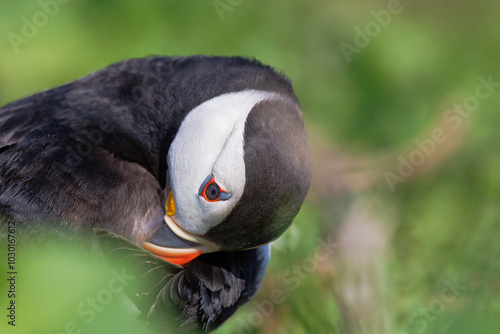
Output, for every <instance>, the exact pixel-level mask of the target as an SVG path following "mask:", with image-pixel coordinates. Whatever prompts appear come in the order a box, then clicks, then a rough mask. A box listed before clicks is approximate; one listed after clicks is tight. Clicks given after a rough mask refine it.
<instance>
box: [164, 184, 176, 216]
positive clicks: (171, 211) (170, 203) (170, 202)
mask: <svg viewBox="0 0 500 334" xmlns="http://www.w3.org/2000/svg"><path fill="white" fill-rule="evenodd" d="M165 212H166V214H167V216H173V215H175V200H174V193H173V192H172V190H170V191H169V192H168V197H167V203H166V204H165Z"/></svg>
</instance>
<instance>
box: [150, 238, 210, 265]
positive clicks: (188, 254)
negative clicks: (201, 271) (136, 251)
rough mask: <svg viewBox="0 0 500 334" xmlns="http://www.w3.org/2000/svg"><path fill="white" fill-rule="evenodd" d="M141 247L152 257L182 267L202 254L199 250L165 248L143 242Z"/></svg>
mask: <svg viewBox="0 0 500 334" xmlns="http://www.w3.org/2000/svg"><path fill="white" fill-rule="evenodd" d="M142 247H143V248H144V249H146V250H148V251H149V252H151V253H152V254H153V255H155V256H157V257H159V258H161V259H163V260H165V261H167V262H169V263H173V264H176V265H179V266H183V265H185V264H187V263H189V262H191V261H192V260H194V259H195V258H197V257H198V256H200V255H201V254H203V252H202V251H201V250H199V249H196V248H167V247H161V246H157V245H155V244H152V243H150V242H144V243H143V244H142Z"/></svg>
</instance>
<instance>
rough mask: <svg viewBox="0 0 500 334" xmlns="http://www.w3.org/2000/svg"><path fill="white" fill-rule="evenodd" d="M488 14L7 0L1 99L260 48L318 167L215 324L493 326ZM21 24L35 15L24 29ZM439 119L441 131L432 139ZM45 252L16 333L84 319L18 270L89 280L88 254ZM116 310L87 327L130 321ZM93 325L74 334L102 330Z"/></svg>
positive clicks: (495, 45) (234, 327) (494, 154)
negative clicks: (231, 310)
mask: <svg viewBox="0 0 500 334" xmlns="http://www.w3.org/2000/svg"><path fill="white" fill-rule="evenodd" d="M62 2H65V3H64V4H63V3H62ZM66 2H67V3H66ZM41 3H47V4H48V3H53V1H49V0H46V1H45V0H44V1H42V2H41ZM47 6H48V5H47ZM44 7H45V11H48V12H49V14H53V15H52V16H51V15H48V14H43V12H44ZM47 8H48V9H47ZM391 11H392V12H391ZM40 13H42V14H40ZM499 17H500V2H498V1H492V0H486V1H480V2H472V1H465V0H461V1H450V0H448V1H440V2H436V1H430V0H420V1H410V0H406V1H405V0H402V1H401V2H398V1H395V0H392V1H375V0H370V1H368V0H358V1H355V2H354V1H348V0H343V1H317V0H309V1H305V0H302V1H290V0H287V1H285V0H277V1H272V2H271V1H267V2H265V1H248V0H231V1H230V0H221V1H168V0H146V1H132V0H122V1H118V0H116V1H113V0H93V1H91V0H89V1H77V0H73V1H67V0H65V1H62V0H61V3H58V6H57V8H56V7H53V6H52V7H46V6H44V5H41V4H40V3H39V2H38V1H14V0H4V1H2V3H1V4H0V103H1V104H5V103H7V102H9V101H12V100H15V99H18V98H21V97H23V96H26V95H29V94H32V93H35V92H38V91H40V90H43V89H47V88H51V87H54V86H58V85H61V84H64V83H66V82H69V81H72V80H74V79H76V78H78V77H81V76H84V75H87V74H88V73H90V72H92V71H95V70H97V69H100V68H103V67H105V66H107V65H108V64H110V63H113V62H116V61H119V60H122V59H125V58H131V57H144V56H147V55H152V54H161V55H193V54H207V55H241V56H246V57H255V58H257V59H259V60H261V61H262V62H264V63H266V64H269V65H272V66H274V67H276V68H277V69H279V70H281V71H283V72H284V73H286V74H287V75H288V76H289V77H290V79H291V80H292V82H293V84H294V88H295V92H296V94H297V96H298V97H299V100H300V101H301V105H302V110H303V114H304V118H305V121H306V126H307V127H308V130H309V134H310V139H311V146H312V149H313V158H314V168H315V170H314V180H313V186H312V188H311V192H310V196H309V198H308V200H307V202H306V204H305V205H304V207H303V210H302V211H301V213H300V214H299V216H298V217H297V219H296V222H295V224H294V226H293V227H292V228H291V229H290V230H289V231H287V232H286V234H285V235H284V236H283V237H282V238H281V239H280V240H278V241H277V242H276V243H275V244H274V245H273V256H272V261H271V265H270V269H269V271H268V275H267V278H266V281H265V283H264V285H263V287H262V289H261V291H260V293H259V295H258V297H257V298H256V299H255V301H253V302H251V303H249V304H248V305H246V306H245V307H243V308H241V309H240V310H239V311H238V312H237V314H236V315H235V316H234V317H233V318H231V319H230V320H229V321H228V322H227V323H226V324H225V325H223V326H222V328H221V329H219V330H218V331H216V332H217V333H300V334H301V333H391V334H393V333H394V334H404V333H406V334H413V333H458V334H462V333H498V331H499V329H500V320H499V315H500V286H499V283H500V281H499V274H500V268H499V265H498V259H499V257H500V244H499V243H498V242H497V237H498V235H500V225H499V210H498V204H499V201H498V200H499V196H500V176H499V171H500V154H499V153H500V146H497V145H498V143H499V142H500V140H499V139H500V138H499V137H500V132H499V131H498V130H495V129H497V128H498V124H499V123H500V113H499V112H498V108H497V107H496V106H497V105H499V102H500V100H499V97H500V94H499V92H500V87H499V86H498V85H495V83H496V82H500V71H499V66H498V63H499V59H500V39H499V37H498V31H499V29H500V24H499V21H498V18H499ZM377 18H378V21H377ZM26 20H27V21H29V22H31V23H33V22H34V23H36V24H38V25H39V27H36V29H34V30H33V29H32V30H31V31H30V30H29V29H28V30H26V28H25V31H24V35H23V26H25V25H26ZM26 33H27V34H26ZM343 50H344V51H343ZM346 50H349V52H350V53H349V52H348V53H349V56H347V57H346ZM484 80H486V81H488V80H490V81H493V84H490V85H489V86H485V85H484V83H482V82H484ZM481 85H482V86H481ZM479 86H481V87H480V88H479V92H480V93H481V96H482V98H481V99H476V98H475V96H476V94H477V89H478V87H479ZM485 94H486V95H487V97H486V95H485ZM476 101H477V102H478V103H477V105H475V104H474V103H475V102H476ZM467 103H468V104H467ZM455 105H457V106H458V107H456V108H459V107H460V106H464V108H465V107H467V108H469V110H470V111H465V112H463V113H462V114H459V113H457V112H456V111H453V108H454V106H455ZM455 110H456V109H455ZM451 117H454V118H453V122H452V121H451V120H452V118H451ZM439 129H441V130H442V131H441V136H440V138H441V139H442V140H440V142H436V141H433V142H430V140H432V138H433V133H434V132H435V131H436V130H439ZM444 138H445V139H444ZM416 141H417V142H416ZM418 143H421V144H420V146H419V144H418ZM422 143H426V144H427V146H422V145H424V144H422ZM422 147H423V148H422ZM425 150H427V152H426V151H425ZM401 161H406V162H405V163H402V162H401ZM411 161H413V162H414V163H412V162H411ZM408 164H410V165H411V166H408ZM405 168H406V169H405ZM398 169H399V171H398ZM401 171H402V173H401V174H399V176H398V173H400V172H401ZM388 172H389V173H392V174H389V173H388ZM402 174H404V175H402ZM395 176H396V179H395V178H394V177H395ZM387 178H389V179H390V180H392V181H391V182H388V181H387ZM395 180H396V181H395ZM391 184H392V185H391ZM44 260H45V261H47V262H46V263H44V262H43V261H44ZM19 261H21V260H19ZM40 261H41V262H40ZM58 261H59V259H57V258H56V259H48V260H47V259H37V263H36V264H35V263H31V264H30V260H29V259H24V260H23V263H24V266H25V269H24V270H25V271H24V273H25V274H23V276H22V278H20V281H19V284H20V286H19V291H20V293H21V295H22V297H20V298H24V299H22V300H20V301H19V303H20V304H19V305H20V306H19V307H20V308H19V317H18V322H19V324H21V326H18V327H17V328H16V330H15V331H13V332H17V333H35V332H43V333H48V332H50V330H53V331H54V333H56V332H59V331H61V330H63V329H64V324H65V323H66V321H67V320H66V319H74V320H77V321H78V320H79V318H78V316H77V315H75V312H74V310H75V309H76V307H77V305H78V304H79V303H80V302H81V301H82V300H85V295H82V296H79V297H75V299H74V300H66V299H65V298H64V296H62V297H61V296H59V297H57V298H56V297H55V296H54V295H53V294H45V295H44V294H43V293H42V292H43V291H48V290H47V289H45V288H44V287H43V288H42V287H40V288H38V289H34V287H33V286H31V287H30V286H29V283H28V282H27V281H29V278H30V275H33V276H36V275H37V274H36V273H37V272H39V270H42V268H47V267H48V266H49V267H50V266H53V268H54V271H55V272H57V270H59V269H60V268H64V267H67V270H66V274H60V273H59V274H55V276H54V277H57V278H58V279H59V281H58V280H56V279H54V277H52V278H49V279H47V280H46V282H45V283H46V284H53V287H57V286H58V285H59V284H65V282H66V283H67V281H68V280H72V283H73V284H77V283H78V281H76V282H75V281H74V279H75V278H78V279H80V280H82V281H81V282H86V281H87V280H90V279H96V275H95V273H92V272H91V271H90V273H89V271H88V270H86V269H89V268H86V267H85V264H82V265H81V266H80V267H79V268H77V269H71V268H72V267H71V266H68V264H65V263H64V262H63V263H59V262H58ZM32 262H35V261H32ZM37 266H38V267H37ZM82 268H83V269H82ZM42 281H43V280H42ZM2 284H5V283H3V282H2ZM4 287H5V286H4V285H0V288H1V289H2V291H1V300H2V307H1V309H4V305H3V304H4V302H3V301H4V300H5V294H4V291H5V289H4ZM23 289H24V290H23ZM117 298H118V297H117ZM117 298H115V299H114V301H113V305H114V304H115V303H116V304H119V302H118V299H117ZM58 301H59V304H61V305H63V306H61V307H59V308H58V309H57V308H56V310H52V309H51V310H50V311H48V310H44V308H43V307H39V306H38V305H50V304H52V303H56V302H58ZM23 303H24V304H23ZM35 305H36V306H35ZM113 307H114V306H113ZM113 307H111V306H110V307H109V308H108V309H107V310H105V311H104V312H102V313H99V314H98V316H97V320H98V321H97V322H95V323H100V324H104V323H106V321H107V319H113V321H114V322H112V325H113V326H114V327H113V328H114V329H116V332H120V333H129V332H130V333H141V332H142V329H141V328H140V326H142V325H141V323H140V322H138V321H137V320H135V318H134V317H130V316H122V317H119V316H118V315H117V312H118V311H116V312H112V310H114V308H113ZM117 307H119V306H117ZM117 310H118V308H117ZM3 313H5V311H3V312H2V319H4V320H2V324H1V325H0V326H4V327H0V328H1V329H2V332H4V330H9V329H10V328H8V327H6V326H5V322H6V321H5V316H4V315H3ZM111 315H113V316H111ZM80 320H81V319H80ZM94 326H96V327H94V328H93V329H85V328H84V331H83V332H93V333H95V332H98V331H99V328H103V327H98V326H97V325H95V324H94ZM103 332H104V330H103ZM111 332H113V331H112V330H109V329H106V333H111Z"/></svg>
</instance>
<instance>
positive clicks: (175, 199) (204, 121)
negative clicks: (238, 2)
mask: <svg viewBox="0 0 500 334" xmlns="http://www.w3.org/2000/svg"><path fill="white" fill-rule="evenodd" d="M167 166H168V169H167V182H166V187H165V191H164V200H163V201H164V204H165V205H164V208H165V215H164V219H163V221H161V222H158V224H156V226H155V227H154V228H153V230H152V232H151V234H150V235H149V236H148V237H147V239H146V240H145V241H144V242H143V243H142V246H143V247H144V248H145V249H147V250H149V251H150V252H152V253H153V254H154V255H156V256H158V257H161V258H163V259H165V260H167V261H169V262H171V263H175V264H178V265H183V264H185V263H188V262H189V261H191V260H192V259H194V258H195V257H197V256H198V255H201V254H203V253H209V252H216V251H236V250H245V249H251V248H255V247H259V246H262V245H264V244H267V243H269V242H271V241H273V240H274V239H276V238H278V237H279V236H280V235H281V234H282V233H283V232H284V231H285V230H286V229H287V227H288V226H289V225H290V224H291V222H292V219H293V218H294V217H295V216H296V214H297V213H298V211H299V209H300V207H301V205H302V203H303V201H304V198H305V196H306V193H307V191H308V189H309V185H310V181H311V174H312V163H311V155H310V149H309V142H308V138H307V133H306V130H305V127H304V123H303V119H302V115H301V111H300V106H299V104H298V102H297V100H296V98H295V97H293V98H291V97H290V96H287V95H284V94H281V93H276V92H269V91H262V90H243V91H238V92H231V93H226V94H222V95H219V96H216V97H214V98H211V99H209V100H207V101H205V102H203V103H201V104H200V105H198V106H196V107H195V108H194V109H192V110H191V111H190V112H189V113H187V115H186V116H185V118H184V120H183V121H182V123H181V125H180V127H179V129H178V131H177V133H176V135H175V138H174V140H173V142H172V143H171V145H170V147H169V150H168V154H167Z"/></svg>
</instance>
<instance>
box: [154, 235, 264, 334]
mask: <svg viewBox="0 0 500 334" xmlns="http://www.w3.org/2000/svg"><path fill="white" fill-rule="evenodd" d="M269 249H270V246H269V245H266V246H262V247H260V248H256V249H250V250H245V251H235V252H218V253H210V254H204V255H202V256H200V257H198V258H197V259H195V260H193V261H191V262H190V263H188V264H187V265H185V266H184V267H183V270H181V271H180V272H178V273H177V274H176V275H175V276H174V277H173V278H172V280H171V281H170V282H169V284H167V285H166V286H164V287H163V288H162V290H161V291H160V293H159V294H158V297H157V299H156V301H155V303H154V304H153V306H152V308H151V310H150V312H149V314H148V322H149V325H150V327H152V328H153V329H158V330H159V329H161V328H164V326H167V325H168V324H172V323H177V325H178V326H179V328H181V329H183V330H184V331H186V332H191V331H211V330H214V329H216V328H217V327H219V326H220V325H221V324H222V323H223V322H224V321H226V320H227V319H228V318H229V317H230V316H231V315H232V314H234V312H236V310H237V309H238V308H239V307H240V306H241V305H243V304H245V303H247V302H248V301H250V300H251V299H252V298H253V297H254V295H255V294H256V293H257V291H258V289H259V287H260V285H261V283H262V280H263V278H264V274H265V271H266V268H267V265H268V262H269V255H270V254H269ZM177 309H180V310H181V317H167V316H166V315H167V314H175V313H173V310H177ZM179 320H180V323H179Z"/></svg>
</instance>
